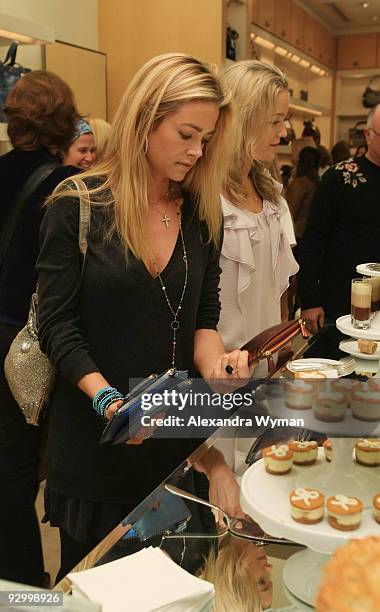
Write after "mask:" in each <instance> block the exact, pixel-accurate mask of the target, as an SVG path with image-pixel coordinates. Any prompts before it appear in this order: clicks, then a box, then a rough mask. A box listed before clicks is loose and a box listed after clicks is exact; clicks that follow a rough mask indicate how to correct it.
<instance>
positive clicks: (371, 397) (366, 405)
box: [351, 388, 380, 421]
mask: <svg viewBox="0 0 380 612" xmlns="http://www.w3.org/2000/svg"><path fill="white" fill-rule="evenodd" d="M351 410H352V416H354V417H355V419H358V420H359V421H380V392H379V391H371V390H370V388H368V389H354V390H353V392H352V398H351Z"/></svg>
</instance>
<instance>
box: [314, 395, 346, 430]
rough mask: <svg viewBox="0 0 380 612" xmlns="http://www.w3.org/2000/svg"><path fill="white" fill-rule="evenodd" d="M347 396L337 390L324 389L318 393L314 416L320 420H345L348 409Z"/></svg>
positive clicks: (330, 421) (328, 421)
mask: <svg viewBox="0 0 380 612" xmlns="http://www.w3.org/2000/svg"><path fill="white" fill-rule="evenodd" d="M347 404H348V402H347V397H346V396H345V395H344V394H343V393H338V392H336V391H322V393H319V394H318V397H317V401H316V404H315V407H314V416H315V418H316V419H318V421H325V422H327V423H335V422H338V421H343V420H344V418H345V416H346V411H347Z"/></svg>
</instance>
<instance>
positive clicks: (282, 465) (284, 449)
mask: <svg viewBox="0 0 380 612" xmlns="http://www.w3.org/2000/svg"><path fill="white" fill-rule="evenodd" d="M263 459H264V466H265V469H266V471H267V472H268V474H274V475H280V474H288V473H289V472H290V470H291V469H292V465H293V451H292V450H290V448H289V446H288V445H287V444H279V445H276V444H272V446H267V447H266V448H264V449H263Z"/></svg>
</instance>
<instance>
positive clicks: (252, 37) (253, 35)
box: [251, 32, 256, 40]
mask: <svg viewBox="0 0 380 612" xmlns="http://www.w3.org/2000/svg"><path fill="white" fill-rule="evenodd" d="M255 36H256V34H254V33H253V32H251V40H254V38H255Z"/></svg>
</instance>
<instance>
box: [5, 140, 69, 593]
mask: <svg viewBox="0 0 380 612" xmlns="http://www.w3.org/2000/svg"><path fill="white" fill-rule="evenodd" d="M54 162H55V163H57V164H59V160H58V159H57V158H56V157H54V156H53V155H51V154H50V153H49V151H48V150H47V149H44V148H41V149H39V150H37V151H19V150H17V149H14V150H12V151H10V152H9V153H7V154H6V155H2V156H1V157H0V182H1V197H0V233H1V232H2V231H3V228H4V227H5V225H6V223H7V220H8V218H9V217H8V216H9V213H10V211H11V209H12V206H13V205H14V203H15V201H16V198H17V195H18V193H19V192H20V190H21V189H22V188H23V186H24V184H25V182H26V181H27V179H28V178H29V176H30V175H31V174H32V172H34V171H35V170H36V169H37V168H38V167H40V166H42V165H44V164H47V163H49V164H51V163H54ZM77 171H78V170H77V169H74V168H72V167H66V168H63V167H58V168H57V169H56V170H54V172H53V173H52V174H51V175H50V176H49V177H48V178H47V179H46V180H45V181H44V182H43V183H42V184H41V186H40V187H39V188H38V189H37V190H36V191H35V193H34V194H33V195H32V196H31V197H30V198H29V200H28V202H26V205H25V206H24V209H23V211H22V213H21V215H20V219H19V221H18V224H17V227H16V230H15V233H14V235H13V239H12V241H11V243H10V246H9V248H8V251H7V253H6V256H5V258H4V261H3V263H2V265H1V269H0V578H4V579H8V580H12V581H15V582H22V583H26V584H32V585H36V586H41V585H43V584H44V580H45V577H44V574H43V558H42V550H41V539H40V532H39V527H38V522H37V517H36V513H35V508H34V501H35V497H36V494H37V491H38V479H37V462H38V447H39V438H40V430H39V428H36V427H32V426H28V425H27V424H26V421H25V419H24V417H23V415H22V414H21V411H20V409H19V407H18V405H17V404H16V402H15V400H14V399H13V397H12V395H11V392H10V390H9V387H8V384H7V381H6V379H5V376H4V370H3V363H4V359H5V356H6V354H7V353H8V350H9V346H10V344H11V342H12V340H13V338H14V337H15V335H16V334H17V333H18V331H19V330H20V329H21V328H22V327H23V326H24V325H25V323H26V319H27V315H28V309H29V303H30V298H31V294H32V292H33V291H34V288H35V285H36V280H37V273H36V270H35V263H36V259H37V255H38V232H39V226H40V223H41V219H42V217H43V211H44V209H43V203H44V200H45V198H46V197H47V196H48V195H49V193H51V192H52V191H53V189H54V187H55V186H56V185H57V184H58V183H59V182H60V181H61V180H63V179H64V178H66V177H67V176H70V175H71V174H73V173H74V172H77ZM20 550H22V551H23V553H22V554H21V555H20Z"/></svg>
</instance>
